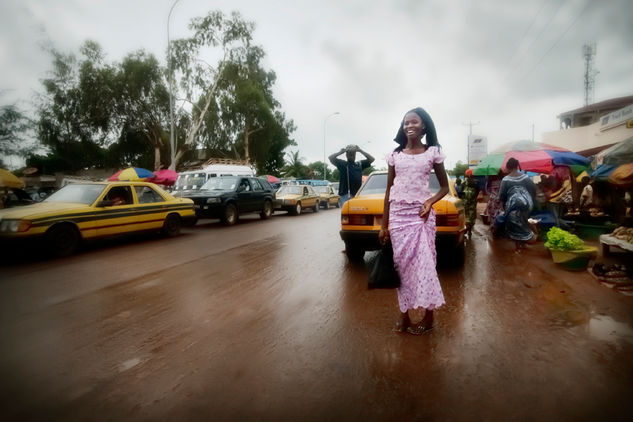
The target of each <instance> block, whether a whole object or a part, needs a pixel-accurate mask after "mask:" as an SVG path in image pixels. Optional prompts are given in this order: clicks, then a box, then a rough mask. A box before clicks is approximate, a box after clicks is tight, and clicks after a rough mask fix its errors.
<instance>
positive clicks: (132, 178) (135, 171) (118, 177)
mask: <svg viewBox="0 0 633 422" xmlns="http://www.w3.org/2000/svg"><path fill="white" fill-rule="evenodd" d="M152 178H154V173H152V172H151V171H149V170H145V169H143V168H140V167H128V168H126V169H123V170H119V171H117V172H116V173H114V174H113V175H112V176H110V177H109V178H108V181H110V182H117V181H119V182H137V181H146V180H148V179H152Z"/></svg>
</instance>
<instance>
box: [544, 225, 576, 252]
mask: <svg viewBox="0 0 633 422" xmlns="http://www.w3.org/2000/svg"><path fill="white" fill-rule="evenodd" d="M545 247H546V248H550V249H557V250H559V251H573V250H577V249H582V248H584V247H585V243H584V242H583V241H582V239H580V238H579V237H578V236H576V235H575V234H571V233H569V232H567V231H565V230H563V229H559V228H558V227H552V228H551V229H549V231H548V232H547V241H546V242H545Z"/></svg>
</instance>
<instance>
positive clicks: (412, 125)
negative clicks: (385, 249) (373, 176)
mask: <svg viewBox="0 0 633 422" xmlns="http://www.w3.org/2000/svg"><path fill="white" fill-rule="evenodd" d="M424 136H426V138H425V140H426V143H425V144H423V143H422V137H424ZM394 141H395V142H397V143H398V147H397V148H396V149H395V150H394V151H393V152H392V153H391V154H389V155H388V156H387V164H388V165H389V171H388V176H387V191H386V194H385V205H384V212H383V218H382V226H381V229H380V234H379V237H380V241H381V243H383V244H384V243H386V242H388V241H389V240H391V244H392V246H393V259H394V263H395V267H396V270H397V271H398V274H399V275H400V287H399V288H398V289H397V292H398V304H399V308H400V317H399V319H398V322H397V323H396V326H395V327H394V330H395V331H398V332H405V331H406V332H408V333H411V334H422V333H424V332H425V331H428V330H430V329H431V328H432V327H433V311H434V310H435V309H437V308H438V307H440V306H441V305H443V304H444V303H445V301H444V294H443V293H442V287H441V286H440V282H439V279H438V277H437V270H436V268H435V266H436V261H437V256H436V252H435V212H434V211H433V204H435V203H436V202H437V201H439V200H440V199H442V197H443V196H444V195H446V194H447V193H448V178H447V176H446V171H445V170H444V158H445V156H444V154H443V153H442V151H441V149H440V146H439V144H438V142H437V135H436V132H435V125H434V124H433V120H431V116H429V114H428V113H427V112H426V111H424V110H423V109H422V108H415V109H413V110H411V111H408V112H407V113H406V114H405V116H404V119H403V120H402V123H401V124H400V128H399V129H398V132H397V134H396V138H395V139H394ZM431 170H434V171H435V174H436V175H437V178H438V180H439V182H440V189H439V191H438V192H437V193H436V194H435V195H432V194H431V191H430V189H429V174H430V173H431ZM410 311H423V312H424V316H423V317H422V318H421V319H420V320H419V321H418V322H417V323H413V319H412V318H411V316H410V315H409V312H410Z"/></svg>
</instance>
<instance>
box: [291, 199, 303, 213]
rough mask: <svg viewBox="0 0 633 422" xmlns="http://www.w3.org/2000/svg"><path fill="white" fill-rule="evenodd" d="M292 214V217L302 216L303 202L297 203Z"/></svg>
mask: <svg viewBox="0 0 633 422" xmlns="http://www.w3.org/2000/svg"><path fill="white" fill-rule="evenodd" d="M291 214H292V215H299V214H301V202H297V204H296V205H295V206H294V208H293V209H292V211H291Z"/></svg>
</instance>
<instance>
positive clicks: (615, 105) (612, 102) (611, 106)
mask: <svg viewBox="0 0 633 422" xmlns="http://www.w3.org/2000/svg"><path fill="white" fill-rule="evenodd" d="M629 104H633V95H629V96H628V97H619V98H611V99H609V100H604V101H600V102H598V103H593V104H589V105H588V106H584V107H580V108H577V109H575V110H570V111H565V112H563V113H561V114H559V115H558V117H561V116H566V115H569V114H581V113H589V112H594V111H601V110H604V111H613V110H618V109H621V108H622V107H626V106H627V105H629Z"/></svg>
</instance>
